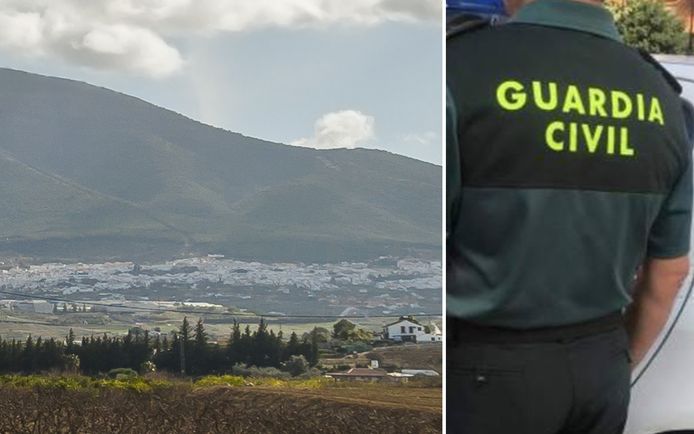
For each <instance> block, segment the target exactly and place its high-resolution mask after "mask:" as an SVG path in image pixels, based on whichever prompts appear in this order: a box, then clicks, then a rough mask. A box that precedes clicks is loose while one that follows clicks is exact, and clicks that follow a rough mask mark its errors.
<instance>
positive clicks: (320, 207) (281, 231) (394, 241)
mask: <svg viewBox="0 0 694 434" xmlns="http://www.w3.org/2000/svg"><path fill="white" fill-rule="evenodd" d="M268 122H272V118H271V117H268ZM0 203H1V204H2V212H0V256H12V255H23V256H29V257H33V258H43V259H61V260H91V259H116V258H118V259H142V260H145V259H148V258H152V259H154V258H165V257H172V256H183V255H190V254H205V253H220V254H225V255H228V256H231V257H237V258H243V259H258V260H301V261H333V260H341V259H355V258H366V257H373V256H374V255H380V254H405V253H408V252H410V253H411V252H417V251H423V252H438V251H439V248H440V242H441V168H440V167H439V166H436V165H433V164H428V163H424V162H421V161H417V160H414V159H411V158H406V157H403V156H399V155H395V154H392V153H388V152H384V151H377V150H367V149H354V150H345V149H340V150H314V149H306V148H299V147H293V146H288V145H283V144H278V143H271V142H267V141H264V140H259V139H255V138H251V137H246V136H243V135H241V134H237V133H233V132H229V131H225V130H222V129H219V128H214V127H211V126H209V125H205V124H202V123H200V122H197V121H194V120H191V119H189V118H186V117H184V116H182V115H180V114H177V113H174V112H172V111H169V110H165V109H163V108H160V107H157V106H154V105H152V104H149V103H147V102H145V101H142V100H140V99H137V98H134V97H131V96H127V95H124V94H120V93H117V92H114V91H111V90H108V89H104V88H99V87H96V86H92V85H89V84H85V83H81V82H76V81H71V80H66V79H60V78H53V77H45V76H40V75H36V74H30V73H26V72H20V71H15V70H9V69H0Z"/></svg>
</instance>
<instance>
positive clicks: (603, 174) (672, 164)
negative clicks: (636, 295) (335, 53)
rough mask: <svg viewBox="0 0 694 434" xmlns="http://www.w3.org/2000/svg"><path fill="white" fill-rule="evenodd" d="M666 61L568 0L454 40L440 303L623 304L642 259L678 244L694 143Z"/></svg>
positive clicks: (561, 313)
mask: <svg viewBox="0 0 694 434" xmlns="http://www.w3.org/2000/svg"><path fill="white" fill-rule="evenodd" d="M661 68H662V67H660V66H659V65H658V64H657V63H656V62H655V61H653V60H652V59H648V56H647V55H645V57H644V55H642V54H640V53H639V52H637V51H636V50H634V49H631V48H628V47H626V46H625V45H623V44H622V43H621V42H620V40H619V36H618V33H617V30H616V28H615V26H614V22H613V20H612V17H611V15H610V13H609V12H608V11H607V10H606V9H604V8H602V7H598V6H593V5H589V4H585V3H579V2H574V1H570V0H537V1H535V2H533V3H531V4H529V5H528V6H526V7H524V8H523V9H522V10H521V11H519V13H518V14H517V16H516V17H515V19H514V20H512V22H511V23H510V24H507V25H504V26H500V27H490V28H484V29H477V30H473V31H470V32H466V33H463V34H460V35H457V36H454V37H452V38H449V40H448V43H447V117H446V118H447V139H446V141H447V165H446V167H447V180H446V182H447V250H448V252H447V261H448V275H447V291H448V296H447V310H448V314H449V315H452V316H458V317H461V318H464V319H467V320H469V321H472V322H476V323H480V324H486V325H494V326H504V327H513V328H532V327H544V326H555V325H564V324H571V323H577V322H581V321H586V320H590V319H594V318H597V317H600V316H603V315H607V314H609V313H611V312H614V311H616V310H619V309H621V308H623V307H624V306H626V305H627V304H628V303H629V302H630V301H631V297H630V294H631V290H632V286H633V278H634V273H635V271H636V269H637V267H638V266H639V265H640V264H641V263H642V262H643V260H644V259H645V258H646V257H658V258H668V257H676V256H681V255H685V254H687V252H688V249H689V238H690V220H691V203H692V173H691V148H690V146H689V141H688V138H687V135H686V125H685V121H684V115H683V111H682V105H681V102H680V99H679V96H678V89H677V87H678V85H677V84H676V82H674V79H672V78H671V77H669V76H668V75H667V73H666V72H664V70H662V69H661Z"/></svg>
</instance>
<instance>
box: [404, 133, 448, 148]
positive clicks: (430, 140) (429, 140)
mask: <svg viewBox="0 0 694 434" xmlns="http://www.w3.org/2000/svg"><path fill="white" fill-rule="evenodd" d="M402 140H403V141H404V142H407V143H414V144H417V145H422V146H427V145H440V144H441V143H440V141H441V139H440V136H439V133H437V132H435V131H427V132H425V133H413V134H406V135H405V136H404V137H403V138H402Z"/></svg>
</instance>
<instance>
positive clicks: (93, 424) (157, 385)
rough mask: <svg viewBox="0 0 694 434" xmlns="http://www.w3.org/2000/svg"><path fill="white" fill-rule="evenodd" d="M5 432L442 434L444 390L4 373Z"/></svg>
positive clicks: (0, 392)
mask: <svg viewBox="0 0 694 434" xmlns="http://www.w3.org/2000/svg"><path fill="white" fill-rule="evenodd" d="M0 414H2V415H3V417H2V418H0V432H2V433H6V432H12V433H43V432H56V433H93V432H111V433H142V432H148V433H167V434H168V433H171V432H186V433H268V432H272V433H284V432H311V433H347V432H360V433H402V432H408V433H438V432H441V424H442V416H441V388H440V387H433V386H432V385H431V384H430V383H426V382H417V381H414V382H411V383H408V384H383V383H378V384H371V383H335V382H333V381H332V380H327V379H324V378H313V379H308V380H278V379H272V378H257V379H251V378H246V379H244V378H242V377H232V376H224V377H205V378H202V379H200V380H198V381H197V382H195V383H192V382H184V381H182V380H168V379H142V378H136V379H129V380H103V379H101V380H100V379H92V378H88V377H43V376H30V377H17V376H5V377H0Z"/></svg>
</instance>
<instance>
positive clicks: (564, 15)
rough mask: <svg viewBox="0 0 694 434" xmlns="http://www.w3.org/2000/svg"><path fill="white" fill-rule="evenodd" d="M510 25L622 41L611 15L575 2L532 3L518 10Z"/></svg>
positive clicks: (549, 1)
mask: <svg viewBox="0 0 694 434" xmlns="http://www.w3.org/2000/svg"><path fill="white" fill-rule="evenodd" d="M511 22H512V23H524V24H539V25H542V26H551V27H560V28H565V29H571V30H578V31H581V32H588V33H593V34H595V35H598V36H602V37H604V38H609V39H613V40H616V41H620V42H621V40H622V38H621V36H620V35H619V32H618V31H617V27H616V26H615V23H614V18H612V14H611V13H610V11H608V10H607V9H606V8H604V7H602V6H598V5H592V4H588V3H583V2H579V1H575V0H535V1H533V2H532V3H529V4H528V5H526V6H524V7H523V8H521V9H520V10H519V11H518V12H517V13H516V15H515V16H514V17H513V19H511Z"/></svg>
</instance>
